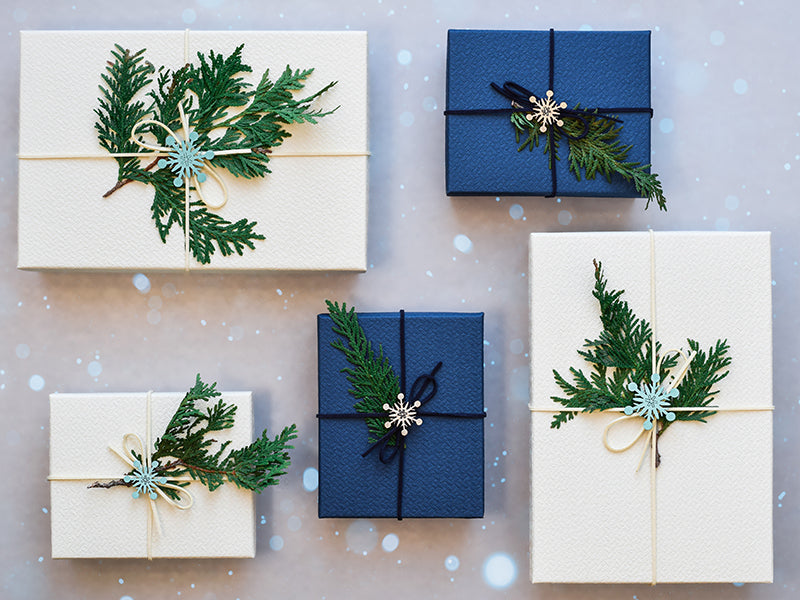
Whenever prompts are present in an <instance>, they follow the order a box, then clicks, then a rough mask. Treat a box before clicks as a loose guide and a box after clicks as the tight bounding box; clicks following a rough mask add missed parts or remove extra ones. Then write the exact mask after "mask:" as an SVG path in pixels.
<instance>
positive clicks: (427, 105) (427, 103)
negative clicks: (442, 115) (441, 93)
mask: <svg viewBox="0 0 800 600" xmlns="http://www.w3.org/2000/svg"><path fill="white" fill-rule="evenodd" d="M422 108H424V109H425V110H427V111H428V112H431V111H434V110H436V109H437V108H438V104H437V103H436V98H434V97H433V96H426V97H425V99H424V100H423V101H422Z"/></svg>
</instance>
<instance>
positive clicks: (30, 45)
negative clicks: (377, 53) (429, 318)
mask: <svg viewBox="0 0 800 600" xmlns="http://www.w3.org/2000/svg"><path fill="white" fill-rule="evenodd" d="M20 38H21V52H20V54H21V64H20V138H19V155H20V161H19V260H18V266H19V267H20V268H23V269H101V270H133V269H136V270H144V269H150V270H166V269H184V268H185V262H186V261H185V256H184V236H183V231H181V229H182V227H179V226H177V225H176V226H174V227H173V228H172V229H171V231H170V234H169V235H168V237H167V239H166V243H162V241H161V239H160V237H159V234H158V232H157V230H156V226H155V224H154V223H153V220H152V218H151V204H152V202H153V188H152V186H150V185H144V184H142V183H138V182H137V183H133V184H130V185H126V186H124V187H123V188H120V189H119V190H117V191H116V192H114V193H113V195H112V196H110V197H108V198H103V194H104V193H105V192H107V191H108V190H109V189H110V188H111V187H112V186H114V184H115V183H116V181H117V172H118V165H117V161H116V160H114V159H113V158H112V157H111V155H110V154H108V152H107V151H106V150H105V149H103V148H102V147H101V146H100V145H99V143H98V136H97V131H96V130H95V123H96V122H97V120H98V118H97V115H96V114H95V112H94V111H95V109H96V108H98V106H99V100H98V98H99V97H100V90H99V85H100V84H101V83H103V82H102V80H101V75H103V74H104V73H105V72H106V71H105V69H106V67H107V66H108V61H109V60H111V58H112V55H111V51H112V50H114V48H115V44H119V45H120V46H122V47H123V48H127V49H130V50H131V51H132V52H135V51H137V50H139V49H142V48H144V49H146V52H145V55H144V56H145V59H146V60H147V61H149V62H151V63H152V64H153V65H155V66H156V68H158V66H160V65H164V66H166V67H167V68H170V69H176V68H179V67H181V66H182V65H183V64H184V63H185V62H186V60H185V57H187V58H189V60H191V61H192V62H193V64H197V62H198V61H197V53H198V52H202V53H203V54H205V55H206V57H208V54H209V51H211V50H213V51H215V52H219V53H222V54H223V55H225V56H228V55H230V54H231V53H232V52H233V51H234V49H235V48H236V47H237V46H239V45H240V44H244V48H243V51H242V61H243V63H244V64H246V65H250V66H251V67H252V68H253V72H251V73H242V74H241V77H243V78H244V79H245V80H246V81H247V82H249V83H251V84H253V85H256V84H258V82H259V80H260V77H261V75H262V74H263V73H264V71H265V70H267V69H269V74H270V78H271V79H272V80H273V81H274V80H275V79H276V78H277V77H278V76H279V75H280V73H281V72H282V71H283V70H284V69H285V68H286V66H287V65H290V66H291V67H292V69H307V68H312V67H313V69H314V72H313V73H312V74H311V75H310V77H308V78H307V79H306V81H305V88H304V89H303V90H301V91H299V92H295V94H294V96H295V97H299V96H307V95H310V94H311V93H313V92H316V91H317V90H320V89H321V88H323V87H324V86H325V85H327V84H328V83H329V82H331V81H336V82H337V83H336V85H335V86H333V87H332V88H331V89H330V90H328V91H327V92H325V93H324V94H322V95H321V96H320V97H319V98H317V99H316V100H315V101H314V103H313V104H312V107H313V108H314V109H322V110H331V109H334V108H336V107H337V106H338V107H339V108H338V109H337V110H336V111H335V112H334V113H333V114H330V115H328V116H326V117H324V118H322V119H319V121H318V122H317V123H316V124H315V125H310V124H308V123H300V124H291V125H288V126H286V128H287V130H288V131H289V132H290V133H291V137H289V138H288V139H286V140H284V142H283V144H282V145H280V146H277V147H275V148H273V150H272V153H271V154H270V155H269V156H270V161H269V165H268V166H269V168H270V170H271V171H272V173H270V174H267V175H266V177H264V178H254V179H246V178H243V177H232V176H230V174H229V173H227V172H225V171H223V172H222V177H223V179H224V183H225V185H226V186H227V189H228V202H227V204H226V205H225V206H224V207H222V208H221V209H219V210H216V211H211V212H213V213H215V214H218V215H220V216H221V217H224V218H225V219H227V220H229V221H231V222H236V221H239V220H240V219H243V218H246V219H247V220H249V221H256V222H257V225H256V226H255V231H256V232H257V233H259V234H261V235H263V236H264V237H265V239H264V240H260V241H258V240H257V241H254V245H255V249H254V250H251V249H249V248H244V255H243V256H239V255H237V254H235V253H234V254H233V255H232V256H222V255H221V254H220V252H219V250H217V251H216V253H215V254H214V255H213V256H212V257H211V262H210V264H200V263H198V262H197V261H196V260H194V259H192V260H190V261H189V262H190V268H191V269H211V270H223V269H224V270H256V269H259V270H260V269H264V270H349V271H363V270H365V269H366V219H367V154H368V151H367V36H366V33H365V32H238V31H237V32H233V31H227V32H211V31H191V32H183V31H167V32H164V31H161V32H131V31H108V32H101V31H83V32H78V31H23V32H21V36H20ZM142 95H143V96H144V94H142ZM142 100H148V99H147V98H146V97H143V98H142ZM148 101H149V100H148ZM234 112H235V111H234ZM95 156H97V158H94V157H95ZM70 157H72V158H70ZM79 157H83V158H79ZM87 157H92V158H87ZM148 162H149V161H148ZM143 164H144V163H143ZM205 185H208V186H214V185H216V184H214V183H213V182H210V183H208V184H205Z"/></svg>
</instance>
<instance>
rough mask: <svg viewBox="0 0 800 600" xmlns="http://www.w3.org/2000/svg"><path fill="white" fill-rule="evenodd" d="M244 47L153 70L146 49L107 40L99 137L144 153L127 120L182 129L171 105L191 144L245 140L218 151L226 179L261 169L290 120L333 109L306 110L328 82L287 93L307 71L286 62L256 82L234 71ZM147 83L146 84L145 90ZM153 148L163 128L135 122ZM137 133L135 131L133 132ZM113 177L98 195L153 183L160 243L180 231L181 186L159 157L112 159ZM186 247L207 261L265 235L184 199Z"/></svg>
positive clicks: (216, 145) (118, 148) (314, 117)
mask: <svg viewBox="0 0 800 600" xmlns="http://www.w3.org/2000/svg"><path fill="white" fill-rule="evenodd" d="M243 47H244V45H241V46H239V47H237V48H236V49H235V50H234V51H233V53H232V54H231V55H229V56H227V57H225V56H223V55H222V54H219V53H215V52H214V51H213V50H212V51H211V52H209V54H208V57H206V56H205V55H204V54H203V53H200V52H198V53H197V57H198V64H197V65H192V64H187V65H184V66H183V67H181V68H180V69H177V70H174V71H173V70H169V69H166V68H164V67H161V68H159V69H158V70H156V69H155V67H153V65H151V64H150V63H149V62H147V61H146V60H145V59H144V52H145V50H144V49H142V50H139V51H138V52H135V53H132V52H131V51H129V50H127V49H125V48H123V47H122V46H119V45H116V46H115V49H114V50H112V52H111V56H112V60H110V61H109V62H108V65H107V67H106V73H103V75H102V76H101V77H102V80H103V84H102V85H101V86H100V93H101V97H100V99H99V102H100V105H99V108H97V109H96V110H95V113H96V114H97V119H98V120H97V123H96V124H95V129H96V130H97V133H98V138H99V141H100V145H101V146H102V147H103V148H105V149H106V150H108V151H109V152H112V153H117V152H126V153H142V154H146V153H147V152H148V151H147V150H145V149H143V148H140V147H139V146H137V145H136V144H134V143H133V142H132V141H131V139H130V138H131V131H132V129H133V127H134V126H135V125H136V123H138V122H140V121H142V120H144V119H154V120H156V121H159V122H161V123H164V124H165V125H167V126H168V127H169V128H170V129H171V130H172V131H177V130H179V129H180V128H181V121H180V113H179V110H178V107H179V105H180V106H182V107H183V109H184V111H185V113H186V116H187V119H188V121H189V126H190V128H191V129H192V130H193V131H195V132H196V133H197V134H198V136H199V137H198V139H197V141H196V146H197V147H199V148H204V149H209V150H213V151H215V152H219V151H222V150H232V149H241V148H249V149H250V150H251V152H250V153H247V154H227V155H218V156H217V157H216V158H214V159H213V165H214V166H215V167H217V168H221V169H225V170H227V171H228V172H229V173H230V174H232V175H233V176H235V177H244V178H248V179H249V178H255V177H264V176H266V175H267V174H269V173H270V172H271V171H270V169H269V167H268V164H269V160H270V157H269V155H270V153H271V151H272V149H273V148H274V147H276V146H279V145H281V144H282V143H283V142H284V140H286V139H287V138H289V137H290V136H291V133H290V132H289V131H288V130H287V129H286V126H287V125H290V124H292V123H308V124H311V125H314V124H316V123H317V122H318V121H319V119H321V118H323V117H326V116H328V115H330V114H331V113H333V112H334V111H335V110H337V109H338V108H339V107H338V106H337V107H336V108H334V109H333V110H329V111H325V110H321V109H315V108H314V107H313V103H314V101H315V100H317V99H318V98H319V97H320V96H321V95H322V94H324V93H325V92H326V91H328V90H329V89H330V88H331V87H333V86H334V85H335V84H336V82H335V81H334V82H331V83H328V84H327V85H325V86H324V87H323V88H322V89H320V90H318V91H316V92H315V93H313V94H310V95H307V96H303V97H295V93H296V92H298V91H300V90H303V89H304V87H305V81H306V79H308V77H309V76H311V74H312V73H313V69H304V70H300V69H298V70H292V69H291V68H290V67H289V66H287V67H286V69H285V70H284V71H283V72H282V73H281V74H280V75H279V77H278V78H277V79H276V80H275V81H274V82H273V81H271V80H270V78H269V71H267V72H265V73H264V75H263V76H262V77H261V80H260V81H259V84H258V85H257V86H255V88H254V87H253V86H252V85H250V84H249V83H247V82H246V81H245V80H244V79H243V77H242V74H244V73H250V72H252V68H251V67H250V66H248V65H246V64H244V63H243V62H242V50H243ZM148 87H150V88H151V89H150V90H149V91H147V92H145V90H146V89H147V88H148ZM141 131H142V133H143V134H148V135H150V136H152V137H153V138H154V139H155V140H156V141H157V143H158V145H160V146H164V145H165V144H166V138H167V132H166V131H165V130H164V129H163V128H161V127H158V126H156V125H149V126H146V127H144V128H142V130H141ZM140 139H143V138H142V137H141V136H140ZM116 160H117V163H118V165H119V170H118V178H117V182H116V184H115V185H114V186H113V187H112V188H111V189H110V190H109V191H108V192H106V194H105V195H104V197H108V196H110V195H112V194H113V193H114V192H116V191H117V190H118V189H120V188H121V187H123V186H125V185H127V184H128V183H131V182H135V181H136V182H140V183H144V184H146V185H152V186H153V187H154V190H155V193H154V196H153V204H152V206H151V213H152V217H153V220H154V221H155V223H156V227H157V229H158V233H159V237H160V238H161V240H162V242H166V239H167V235H168V234H169V232H170V231H171V230H172V228H173V227H175V226H179V229H183V221H184V215H185V206H184V193H185V192H184V190H183V188H175V186H174V185H173V183H172V180H173V178H174V175H173V174H172V173H171V172H170V171H169V170H167V169H156V166H157V164H158V159H156V160H154V161H152V162H150V163H149V164H147V165H142V161H141V160H140V159H138V158H135V157H134V158H117V159H116ZM189 221H190V223H189V228H190V244H189V248H190V252H191V254H192V256H194V258H195V259H196V260H197V261H198V262H200V263H202V264H207V263H209V262H210V261H211V257H212V255H213V254H214V253H215V252H216V251H219V252H220V253H221V254H222V255H223V256H227V255H230V254H233V253H234V252H236V253H237V254H242V253H243V252H244V250H245V248H250V249H255V243H254V242H256V241H259V240H263V239H265V238H264V236H263V235H261V234H259V233H257V232H256V230H255V227H256V225H257V223H256V222H255V221H249V220H247V219H242V220H240V221H237V222H230V221H228V220H226V219H224V218H222V217H220V216H218V215H217V214H215V213H211V212H209V211H208V210H207V209H206V208H205V207H204V206H203V205H202V204H200V203H196V202H192V204H191V209H190V218H189Z"/></svg>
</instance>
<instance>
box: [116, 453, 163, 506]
mask: <svg viewBox="0 0 800 600" xmlns="http://www.w3.org/2000/svg"><path fill="white" fill-rule="evenodd" d="M157 467H158V461H157V460H154V461H153V462H152V463H150V465H149V466H145V465H143V464H142V462H141V461H139V460H134V461H133V473H130V474H128V475H125V477H123V478H122V480H123V481H124V482H125V483H132V484H133V487H134V491H133V494H131V495H132V496H133V497H134V498H138V497H139V496H140V495H142V494H145V495H146V496H149V497H150V499H151V500H155V499H156V498H157V497H158V495H157V494H156V486H157V485H161V484H164V483H167V478H166V477H159V476H157V475H156V468H157Z"/></svg>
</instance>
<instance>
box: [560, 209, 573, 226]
mask: <svg viewBox="0 0 800 600" xmlns="http://www.w3.org/2000/svg"><path fill="white" fill-rule="evenodd" d="M558 222H559V223H560V224H561V225H569V224H570V223H572V213H571V212H569V211H568V210H562V211H559V213H558Z"/></svg>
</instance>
